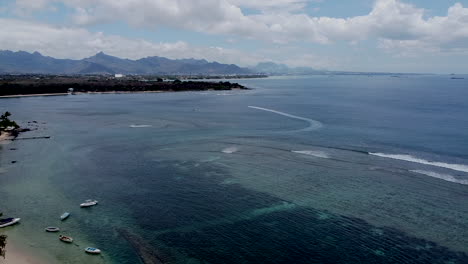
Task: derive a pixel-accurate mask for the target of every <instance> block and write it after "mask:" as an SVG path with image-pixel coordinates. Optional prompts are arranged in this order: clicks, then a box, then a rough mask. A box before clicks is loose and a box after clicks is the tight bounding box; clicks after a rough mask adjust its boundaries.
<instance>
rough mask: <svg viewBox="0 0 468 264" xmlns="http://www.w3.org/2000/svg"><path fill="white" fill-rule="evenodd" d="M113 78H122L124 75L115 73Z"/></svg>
mask: <svg viewBox="0 0 468 264" xmlns="http://www.w3.org/2000/svg"><path fill="white" fill-rule="evenodd" d="M114 77H115V78H122V77H124V75H123V74H121V73H116V74H115V75H114Z"/></svg>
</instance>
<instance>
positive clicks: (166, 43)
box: [0, 0, 468, 73]
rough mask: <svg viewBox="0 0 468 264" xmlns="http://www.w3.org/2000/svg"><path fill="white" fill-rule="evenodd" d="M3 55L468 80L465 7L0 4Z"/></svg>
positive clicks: (362, 1) (339, 1)
mask: <svg viewBox="0 0 468 264" xmlns="http://www.w3.org/2000/svg"><path fill="white" fill-rule="evenodd" d="M0 50H13V51H18V50H23V51H28V52H34V51H38V52H40V53H41V54H43V55H47V56H52V57H55V58H71V59H81V58H85V57H90V56H92V55H94V54H96V53H98V52H100V51H102V52H104V53H106V54H109V55H113V56H118V57H121V58H129V59H139V58H142V57H148V56H163V57H168V58H172V59H180V58H197V59H207V60H209V61H218V62H221V63H233V64H237V65H239V66H253V65H255V64H257V63H258V62H265V61H272V62H276V63H284V64H286V65H288V66H290V67H299V66H301V67H302V66H306V67H313V68H316V69H328V70H342V71H367V72H414V73H468V0H458V1H455V0H0Z"/></svg>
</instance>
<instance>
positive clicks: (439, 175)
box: [411, 170, 468, 185]
mask: <svg viewBox="0 0 468 264" xmlns="http://www.w3.org/2000/svg"><path fill="white" fill-rule="evenodd" d="M411 172H415V173H419V174H424V175H427V176H430V177H434V178H438V179H442V180H445V181H449V182H455V183H460V184H464V185H468V180H461V179H457V178H455V177H453V176H452V175H449V174H442V173H437V172H433V171H424V170H411Z"/></svg>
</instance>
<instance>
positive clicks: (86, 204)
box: [80, 200, 98, 207]
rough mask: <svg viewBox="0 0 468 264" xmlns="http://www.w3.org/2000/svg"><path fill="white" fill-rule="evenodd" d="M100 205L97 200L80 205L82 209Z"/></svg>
mask: <svg viewBox="0 0 468 264" xmlns="http://www.w3.org/2000/svg"><path fill="white" fill-rule="evenodd" d="M96 204H98V201H96V200H86V201H85V202H84V203H81V204H80V207H90V206H94V205H96Z"/></svg>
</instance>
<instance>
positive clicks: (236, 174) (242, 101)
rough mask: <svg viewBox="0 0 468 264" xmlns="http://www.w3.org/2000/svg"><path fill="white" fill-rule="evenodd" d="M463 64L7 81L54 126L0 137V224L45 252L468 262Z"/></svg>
mask: <svg viewBox="0 0 468 264" xmlns="http://www.w3.org/2000/svg"><path fill="white" fill-rule="evenodd" d="M467 79H468V78H467ZM467 79H457V80H453V79H450V76H443V75H400V76H398V77H392V76H372V75H371V76H365V75H359V76H301V77H270V78H266V79H241V80H233V81H235V82H239V83H241V84H243V85H245V86H247V87H251V88H253V89H252V90H248V91H221V92H220V91H205V92H180V93H135V94H93V95H86V94H84V95H68V96H48V97H23V98H10V99H0V110H1V111H2V112H4V111H9V112H11V113H12V114H13V115H12V117H11V118H12V119H13V120H16V121H18V122H19V123H21V124H22V125H24V126H29V127H31V128H34V129H35V130H34V131H31V132H27V133H24V134H21V135H20V138H26V137H39V136H50V137H51V138H50V139H31V140H16V141H14V142H11V143H9V144H1V145H0V197H1V199H0V211H3V212H4V215H5V216H7V215H8V216H15V217H21V218H22V220H21V223H20V224H19V225H16V226H12V227H8V228H4V229H2V230H0V231H1V232H4V233H6V234H7V235H8V236H9V238H8V239H9V241H11V243H12V244H14V245H19V246H22V247H23V248H24V249H25V250H26V249H27V250H29V251H34V252H36V253H37V254H38V255H41V256H42V257H44V258H47V259H48V260H49V262H50V263H89V264H92V263H122V264H127V263H128V264H130V263H468V247H467V245H468V101H467V100H466V99H467V98H468V89H467V88H468V80H467ZM28 122H29V123H28ZM12 161H16V162H15V163H12ZM86 199H97V200H98V201H99V204H98V205H97V206H95V207H92V208H87V209H82V208H80V207H79V204H80V203H81V202H83V201H84V200H86ZM65 211H68V212H70V213H71V216H70V218H69V219H68V220H66V221H64V222H60V220H59V217H60V215H61V214H62V213H63V212H65ZM47 226H59V227H60V228H61V230H62V233H63V234H67V235H71V236H72V237H73V238H74V239H75V243H74V244H73V245H69V244H65V243H61V242H60V241H59V240H58V235H57V234H50V233H46V232H45V231H44V228H45V227H47ZM86 246H93V247H97V248H99V249H101V250H102V251H103V253H102V254H101V255H100V256H92V255H87V254H85V253H84V251H83V249H84V247H86ZM7 257H8V252H7Z"/></svg>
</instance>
